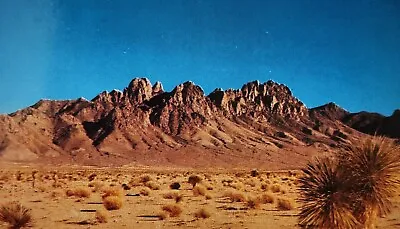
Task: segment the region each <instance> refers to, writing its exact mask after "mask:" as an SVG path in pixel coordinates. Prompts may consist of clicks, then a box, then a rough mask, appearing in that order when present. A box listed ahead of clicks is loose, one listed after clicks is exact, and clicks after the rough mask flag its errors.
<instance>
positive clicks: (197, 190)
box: [193, 185, 207, 196]
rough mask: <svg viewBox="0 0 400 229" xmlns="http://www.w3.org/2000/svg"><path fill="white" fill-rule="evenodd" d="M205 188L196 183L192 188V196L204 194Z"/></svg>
mask: <svg viewBox="0 0 400 229" xmlns="http://www.w3.org/2000/svg"><path fill="white" fill-rule="evenodd" d="M206 192H207V190H206V188H205V187H204V186H202V185H197V186H195V187H194V188H193V195H194V196H204V195H206Z"/></svg>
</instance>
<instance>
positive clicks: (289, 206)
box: [276, 198, 294, 211]
mask: <svg viewBox="0 0 400 229" xmlns="http://www.w3.org/2000/svg"><path fill="white" fill-rule="evenodd" d="M276 207H277V208H278V209H279V210H283V211H289V210H293V209H294V201H293V200H292V199H288V198H278V199H277V200H276Z"/></svg>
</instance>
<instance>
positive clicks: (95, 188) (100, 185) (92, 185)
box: [88, 181, 104, 192]
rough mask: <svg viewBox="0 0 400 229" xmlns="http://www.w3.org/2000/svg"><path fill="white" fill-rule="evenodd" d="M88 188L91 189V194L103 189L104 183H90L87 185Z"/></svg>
mask: <svg viewBox="0 0 400 229" xmlns="http://www.w3.org/2000/svg"><path fill="white" fill-rule="evenodd" d="M88 187H90V188H93V189H92V192H98V191H100V190H101V189H102V188H103V187H104V183H102V182H99V181H92V182H90V183H89V184H88Z"/></svg>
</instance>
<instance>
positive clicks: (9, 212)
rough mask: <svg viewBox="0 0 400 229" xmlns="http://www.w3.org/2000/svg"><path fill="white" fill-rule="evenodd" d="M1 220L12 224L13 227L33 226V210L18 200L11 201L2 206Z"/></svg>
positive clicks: (17, 228)
mask: <svg viewBox="0 0 400 229" xmlns="http://www.w3.org/2000/svg"><path fill="white" fill-rule="evenodd" d="M0 221H2V222H4V223H7V224H9V225H10V228H11V229H19V228H22V227H28V226H32V221H33V220H32V215H31V210H30V209H27V208H25V207H24V206H22V205H21V204H20V203H18V202H9V203H6V204H3V205H2V206H1V207H0Z"/></svg>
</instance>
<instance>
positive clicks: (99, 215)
mask: <svg viewBox="0 0 400 229" xmlns="http://www.w3.org/2000/svg"><path fill="white" fill-rule="evenodd" d="M96 220H97V222H99V223H107V222H108V212H107V211H105V210H104V209H97V210H96Z"/></svg>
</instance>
